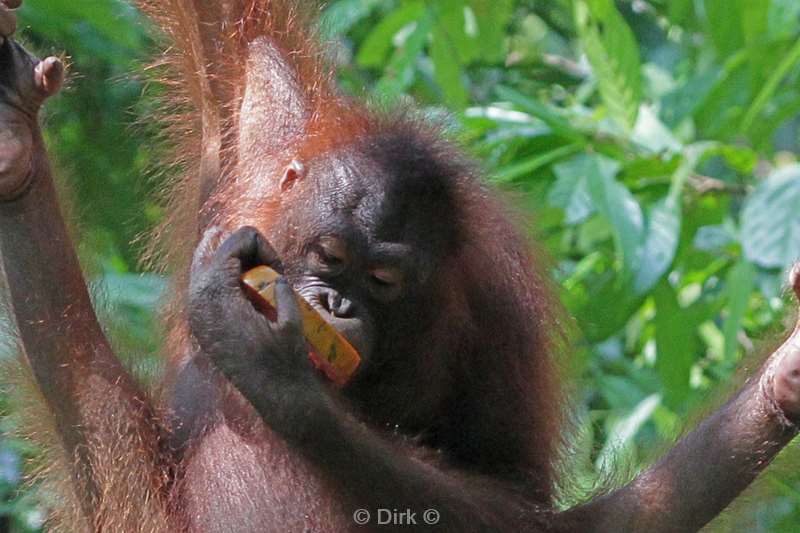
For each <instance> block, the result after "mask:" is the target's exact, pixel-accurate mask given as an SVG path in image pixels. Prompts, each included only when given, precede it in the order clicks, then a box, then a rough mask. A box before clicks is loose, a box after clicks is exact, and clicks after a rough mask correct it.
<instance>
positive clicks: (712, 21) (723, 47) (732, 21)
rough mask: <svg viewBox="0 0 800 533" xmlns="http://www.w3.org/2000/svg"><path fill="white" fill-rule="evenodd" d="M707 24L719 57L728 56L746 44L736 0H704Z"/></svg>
mask: <svg viewBox="0 0 800 533" xmlns="http://www.w3.org/2000/svg"><path fill="white" fill-rule="evenodd" d="M703 5H704V7H705V11H706V24H707V26H708V32H709V33H710V34H711V39H712V41H713V42H714V47H715V48H716V49H717V54H718V55H719V57H722V58H724V57H727V56H729V55H731V54H732V53H733V52H735V51H736V50H738V49H740V48H742V46H744V37H743V33H742V17H741V13H740V11H739V5H738V2H737V1H734V0H704V1H703Z"/></svg>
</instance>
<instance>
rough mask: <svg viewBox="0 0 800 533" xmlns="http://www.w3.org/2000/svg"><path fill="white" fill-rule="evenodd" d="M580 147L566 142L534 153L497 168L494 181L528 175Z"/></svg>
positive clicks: (506, 180)
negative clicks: (554, 147) (546, 150)
mask: <svg viewBox="0 0 800 533" xmlns="http://www.w3.org/2000/svg"><path fill="white" fill-rule="evenodd" d="M582 149H583V147H582V146H581V145H576V144H568V145H565V146H560V147H558V148H556V149H554V150H551V151H549V152H544V153H540V154H536V155H535V156H533V157H531V158H528V159H523V160H522V161H520V162H518V163H514V164H512V165H508V166H506V167H503V168H501V169H499V170H498V171H497V172H496V173H495V175H494V181H496V182H498V183H507V182H511V181H514V180H516V179H518V178H522V177H525V176H530V175H531V174H533V173H534V172H536V171H537V170H539V169H540V168H544V167H546V166H547V165H550V164H552V163H555V162H556V161H559V160H561V159H563V158H565V157H567V156H570V155H572V154H574V153H575V152H578V151H580V150H582ZM559 207H562V206H559Z"/></svg>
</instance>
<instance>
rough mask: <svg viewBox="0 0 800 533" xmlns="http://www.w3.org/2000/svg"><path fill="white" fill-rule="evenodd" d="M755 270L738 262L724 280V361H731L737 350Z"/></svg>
mask: <svg viewBox="0 0 800 533" xmlns="http://www.w3.org/2000/svg"><path fill="white" fill-rule="evenodd" d="M755 279H756V270H755V268H753V265H752V264H751V263H749V262H747V261H745V260H742V261H740V262H739V263H738V264H737V265H736V266H735V267H734V268H732V269H731V271H730V272H729V273H728V277H727V279H726V291H727V294H728V305H727V310H728V316H727V317H726V318H725V323H724V324H723V326H722V334H723V337H724V338H725V360H726V361H731V360H733V359H734V356H735V355H736V351H737V350H738V349H739V341H738V339H737V336H738V335H739V329H740V328H741V324H742V318H744V314H745V313H746V312H747V304H748V302H749V301H750V293H751V292H752V291H753V287H754V286H755Z"/></svg>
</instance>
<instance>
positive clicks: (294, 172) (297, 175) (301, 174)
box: [281, 159, 306, 192]
mask: <svg viewBox="0 0 800 533" xmlns="http://www.w3.org/2000/svg"><path fill="white" fill-rule="evenodd" d="M305 177H306V166H305V165H304V164H303V163H302V162H300V161H298V160H297V159H293V160H292V162H291V163H289V166H287V167H286V170H284V171H283V177H282V178H281V192H287V191H289V190H291V189H292V187H294V185H295V183H297V182H298V181H300V180H302V179H305Z"/></svg>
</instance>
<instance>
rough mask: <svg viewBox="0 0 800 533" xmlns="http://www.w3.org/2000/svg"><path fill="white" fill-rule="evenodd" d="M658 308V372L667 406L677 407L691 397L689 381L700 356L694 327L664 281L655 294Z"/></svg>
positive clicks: (673, 291) (656, 324) (656, 320)
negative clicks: (696, 360) (687, 320)
mask: <svg viewBox="0 0 800 533" xmlns="http://www.w3.org/2000/svg"><path fill="white" fill-rule="evenodd" d="M653 299H654V301H655V305H656V316H655V326H656V332H655V337H656V346H657V348H658V355H657V357H656V371H657V372H658V376H659V377H660V378H661V383H662V384H663V385H664V389H665V394H666V396H665V402H666V404H667V405H669V406H672V407H677V406H679V405H680V404H681V403H683V402H684V401H685V400H686V398H687V396H688V395H689V389H690V387H689V385H690V383H689V380H690V377H691V371H692V365H694V361H695V354H696V353H697V337H696V335H695V332H694V329H695V326H696V325H695V324H687V323H686V313H685V312H684V310H683V309H681V307H680V305H679V304H678V299H677V295H676V294H675V290H674V289H673V288H672V286H671V285H670V284H669V283H668V282H667V281H666V280H663V281H661V283H659V284H658V285H657V286H656V289H655V290H654V291H653Z"/></svg>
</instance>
